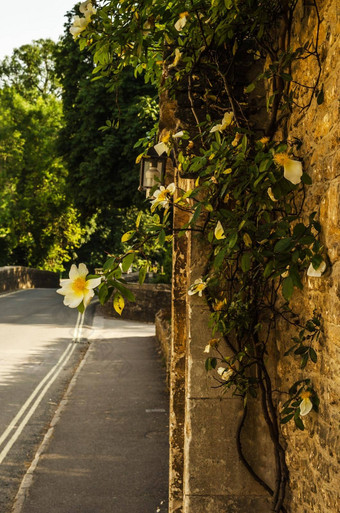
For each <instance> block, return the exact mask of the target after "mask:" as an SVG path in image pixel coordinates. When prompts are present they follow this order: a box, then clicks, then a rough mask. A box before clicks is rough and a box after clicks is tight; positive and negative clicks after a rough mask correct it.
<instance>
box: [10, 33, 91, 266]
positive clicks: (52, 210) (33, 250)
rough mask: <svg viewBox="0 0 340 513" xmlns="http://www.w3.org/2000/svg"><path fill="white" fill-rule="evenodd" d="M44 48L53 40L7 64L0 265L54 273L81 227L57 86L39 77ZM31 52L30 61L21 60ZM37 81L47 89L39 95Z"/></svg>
mask: <svg viewBox="0 0 340 513" xmlns="http://www.w3.org/2000/svg"><path fill="white" fill-rule="evenodd" d="M41 48H42V49H46V48H48V52H50V51H51V44H50V42H49V41H47V43H46V46H45V44H44V42H43V41H40V42H39V45H37V44H35V45H33V46H32V48H31V49H30V47H29V46H28V45H26V46H25V47H22V48H20V49H19V50H18V51H15V52H14V56H13V58H12V60H10V59H7V61H5V64H6V62H7V63H8V62H11V63H12V65H13V69H12V70H11V74H8V76H7V79H8V81H7V82H6V83H7V84H8V85H7V86H6V87H4V88H3V89H1V90H0V191H1V194H0V265H8V264H11V265H27V266H32V267H37V268H44V269H50V270H54V271H56V270H63V262H66V261H67V260H70V258H71V256H73V251H74V249H75V247H76V246H77V245H78V244H79V243H80V240H81V236H82V229H81V227H80V225H79V216H78V213H77V211H76V209H75V208H74V206H73V204H72V201H70V200H69V199H68V197H67V194H66V178H67V171H66V169H65V167H64V166H63V164H62V162H61V160H60V158H59V157H58V156H57V152H56V147H55V140H56V138H57V134H58V131H59V130H60V127H61V125H62V111H61V104H60V101H59V100H58V98H57V97H56V96H55V95H54V94H51V93H49V91H50V90H52V89H53V87H52V85H51V84H50V85H47V84H48V80H49V79H48V77H47V76H46V77H45V75H44V73H42V74H41V75H39V73H40V72H39V65H40V64H41V62H40V60H39V58H38V51H39V49H41ZM31 50H32V52H31ZM42 51H43V50H42ZM31 53H32V55H33V57H34V58H33V57H32V61H31V60H30V59H28V58H27V62H26V61H25V60H24V58H23V59H22V61H20V60H19V59H18V56H19V55H20V56H30V55H31ZM48 55H50V53H49V54H48ZM44 56H45V54H44V52H43V54H42V58H45V57H44ZM14 63H15V64H16V66H14ZM28 63H30V64H31V65H32V67H31V68H29V66H28ZM20 66H22V68H20ZM4 67H5V66H3V67H2V69H3V68H4ZM20 70H22V73H21V74H20V75H18V76H17V75H16V73H19V72H20ZM44 72H46V73H47V71H46V69H45V68H44ZM36 73H37V74H36ZM34 77H35V79H36V80H37V81H38V82H39V83H40V82H41V83H42V82H44V84H45V86H46V88H45V90H43V91H42V94H41V95H40V94H39V92H38V91H37V87H38V86H37V83H36V82H35V80H33V78H34ZM21 78H22V81H21ZM7 79H6V80H7ZM31 79H32V80H31ZM52 79H53V73H52V78H51V83H52Z"/></svg>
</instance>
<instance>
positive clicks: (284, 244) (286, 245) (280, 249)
mask: <svg viewBox="0 0 340 513" xmlns="http://www.w3.org/2000/svg"><path fill="white" fill-rule="evenodd" d="M292 247H293V242H292V238H291V237H287V238H286V239H280V240H279V241H278V242H277V243H276V244H275V246H274V252H275V253H284V252H285V251H287V250H289V249H291V248H292Z"/></svg>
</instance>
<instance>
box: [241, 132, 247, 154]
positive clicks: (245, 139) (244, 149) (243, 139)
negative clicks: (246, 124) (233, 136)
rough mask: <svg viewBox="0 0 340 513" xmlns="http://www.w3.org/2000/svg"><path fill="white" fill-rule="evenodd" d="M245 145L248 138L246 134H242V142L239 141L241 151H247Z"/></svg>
mask: <svg viewBox="0 0 340 513" xmlns="http://www.w3.org/2000/svg"><path fill="white" fill-rule="evenodd" d="M247 145H248V138H247V136H246V135H244V136H243V137H242V143H241V146H242V151H243V153H245V152H246V151H247Z"/></svg>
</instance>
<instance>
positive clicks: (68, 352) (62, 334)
mask: <svg viewBox="0 0 340 513" xmlns="http://www.w3.org/2000/svg"><path fill="white" fill-rule="evenodd" d="M62 301H63V298H62V297H61V296H60V295H58V294H56V291H55V290H54V289H30V290H22V291H16V292H12V293H8V294H2V295H0V511H1V512H2V513H7V512H9V511H10V510H11V505H12V502H13V499H14V497H15V495H16V492H17V489H18V487H19V485H20V482H21V479H22V477H23V475H24V474H25V472H26V469H27V466H28V465H29V464H30V462H31V461H32V458H33V457H34V454H35V452H36V450H37V448H38V446H39V445H40V443H41V441H42V439H43V436H44V434H45V432H46V430H47V429H48V427H49V423H50V420H51V418H52V417H53V414H54V412H55V410H56V408H57V406H58V404H59V402H60V400H61V398H62V396H63V392H64V390H65V388H66V387H67V385H68V383H69V382H70V380H71V378H72V376H73V374H74V372H75V369H76V368H77V366H78V364H79V362H80V360H81V359H82V357H83V356H84V354H85V352H86V350H87V347H88V346H87V342H86V338H87V335H88V332H89V331H90V330H91V324H92V310H91V309H88V310H87V312H86V316H85V318H84V319H83V318H82V316H80V315H79V314H78V312H77V310H75V309H69V308H66V307H65V306H64V305H63V303H62Z"/></svg>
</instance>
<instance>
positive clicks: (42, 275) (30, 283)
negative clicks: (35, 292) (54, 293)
mask: <svg viewBox="0 0 340 513" xmlns="http://www.w3.org/2000/svg"><path fill="white" fill-rule="evenodd" d="M58 286H59V275H58V274H57V273H53V272H51V271H41V270H39V269H32V268H30V267H22V266H8V267H0V293H1V292H9V291H12V290H17V289H32V288H57V287H58Z"/></svg>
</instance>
